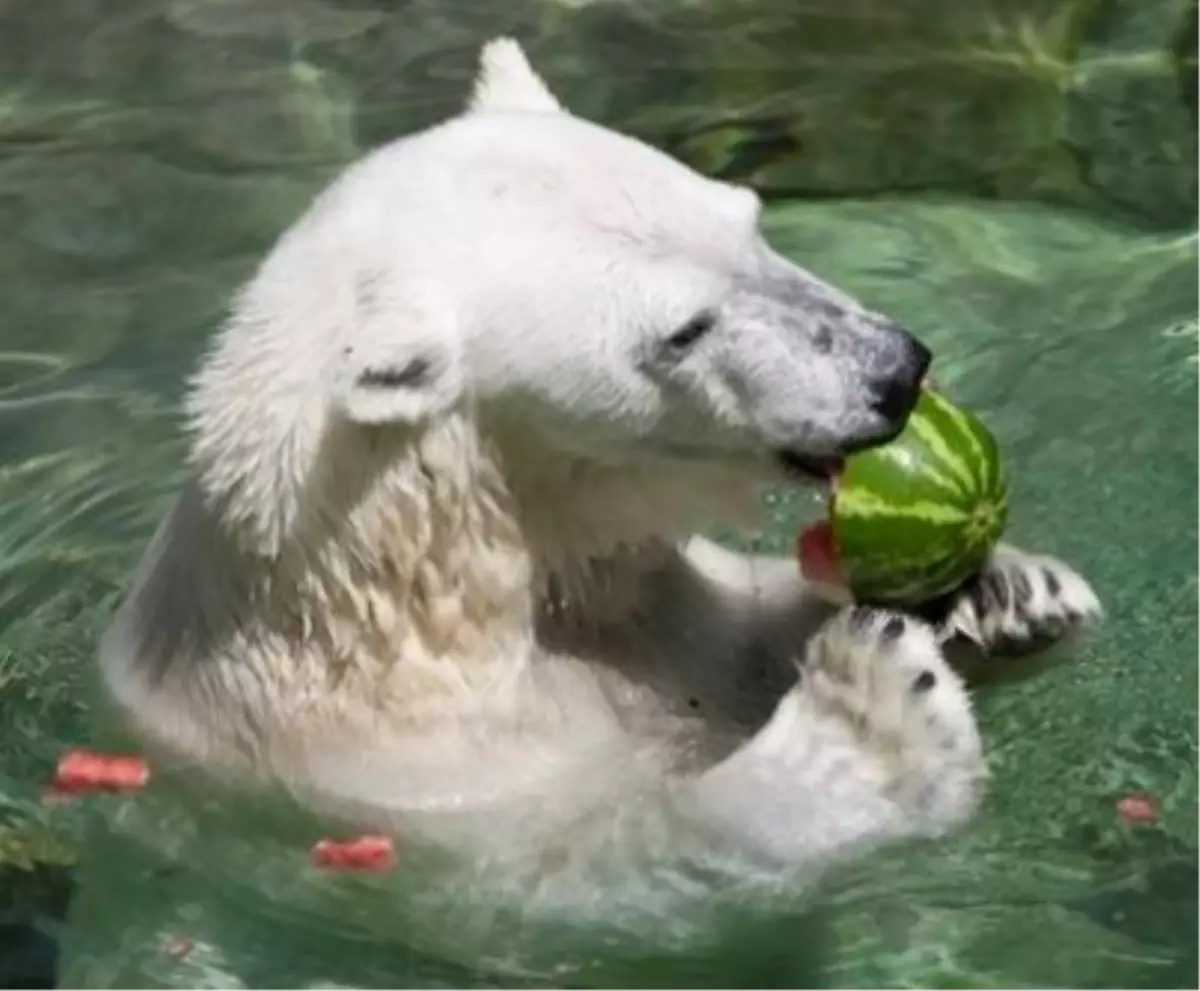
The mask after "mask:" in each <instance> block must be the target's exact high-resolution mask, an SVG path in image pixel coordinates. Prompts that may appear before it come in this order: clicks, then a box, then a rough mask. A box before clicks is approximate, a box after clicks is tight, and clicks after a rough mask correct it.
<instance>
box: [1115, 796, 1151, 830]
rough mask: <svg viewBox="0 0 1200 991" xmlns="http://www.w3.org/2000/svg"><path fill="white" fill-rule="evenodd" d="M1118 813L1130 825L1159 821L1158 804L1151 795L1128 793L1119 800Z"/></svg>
mask: <svg viewBox="0 0 1200 991" xmlns="http://www.w3.org/2000/svg"><path fill="white" fill-rule="evenodd" d="M1117 815H1118V816H1120V818H1121V821H1122V822H1124V823H1128V824H1129V825H1130V826H1149V825H1152V824H1153V823H1155V822H1157V821H1158V806H1157V805H1156V803H1155V801H1154V799H1152V798H1151V797H1150V796H1149V795H1144V794H1142V793H1140V792H1135V793H1133V794H1129V795H1126V796H1125V797H1124V798H1122V799H1120V800H1119V801H1118V802H1117Z"/></svg>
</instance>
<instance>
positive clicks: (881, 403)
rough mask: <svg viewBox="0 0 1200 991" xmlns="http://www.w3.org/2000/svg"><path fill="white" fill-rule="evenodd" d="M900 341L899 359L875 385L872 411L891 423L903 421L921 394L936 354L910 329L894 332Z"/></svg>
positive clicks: (897, 349) (897, 358)
mask: <svg viewBox="0 0 1200 991" xmlns="http://www.w3.org/2000/svg"><path fill="white" fill-rule="evenodd" d="M894 333H895V334H896V336H897V338H898V345H897V347H896V352H897V357H896V360H895V362H894V364H893V365H892V367H891V368H889V369H888V372H887V374H886V375H881V376H880V377H879V378H878V379H877V380H876V381H875V382H874V383H873V389H872V391H873V392H874V398H873V399H872V401H871V408H872V409H873V410H874V411H875V412H876V413H878V414H879V415H880V416H882V417H883V418H884V419H886V420H887V421H888V422H889V423H899V422H902V421H903V420H904V419H905V417H907V416H908V414H909V413H911V412H912V409H913V407H914V406H916V405H917V398H918V397H919V396H920V394H921V383H922V382H923V381H924V379H925V373H926V372H927V371H928V370H929V364H930V362H931V361H932V360H933V354H932V353H931V352H930V350H929V348H927V347H926V346H925V345H924V344H922V343H921V342H920V341H918V340H917V339H916V338H915V337H913V335H912V334H910V333H909V332H908V331H906V330H899V329H897V330H896V331H894Z"/></svg>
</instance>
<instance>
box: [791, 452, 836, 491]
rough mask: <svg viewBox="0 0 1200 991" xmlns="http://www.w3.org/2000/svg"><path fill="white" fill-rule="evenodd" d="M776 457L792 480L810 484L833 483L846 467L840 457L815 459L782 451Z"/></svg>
mask: <svg viewBox="0 0 1200 991" xmlns="http://www.w3.org/2000/svg"><path fill="white" fill-rule="evenodd" d="M776 457H777V459H778V460H779V463H780V464H781V465H782V466H783V470H784V472H785V473H786V474H787V475H788V476H789V477H790V478H795V479H797V480H799V481H803V482H809V483H811V482H822V483H828V482H832V481H833V480H834V479H835V478H837V476H838V475H840V474H841V472H842V469H843V468H844V467H845V461H844V459H842V458H840V457H827V458H814V457H810V456H808V455H806V454H797V453H796V452H795V451H780V452H779V453H778V454H777V455H776Z"/></svg>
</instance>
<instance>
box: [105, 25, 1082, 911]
mask: <svg viewBox="0 0 1200 991" xmlns="http://www.w3.org/2000/svg"><path fill="white" fill-rule="evenodd" d="M756 218H757V203H756V201H755V199H754V197H753V196H752V195H751V194H750V193H748V192H747V191H745V190H740V189H735V188H731V187H728V186H725V185H722V184H720V183H716V182H712V181H709V180H707V179H704V178H702V177H701V176H699V175H697V174H695V173H693V172H691V171H689V170H687V169H685V168H684V167H683V166H682V165H679V164H678V163H676V162H673V161H672V160H670V159H668V158H666V157H665V156H662V155H660V154H659V153H658V152H656V151H654V150H652V149H650V148H647V147H645V146H644V145H641V144H639V143H637V142H634V141H632V140H630V139H628V138H624V137H621V136H619V135H616V134H613V133H612V132H609V131H606V130H604V129H602V128H599V127H596V126H594V125H591V124H588V123H586V122H584V121H580V120H578V119H577V118H575V117H573V116H571V115H568V114H566V113H565V112H562V111H561V109H560V108H559V107H558V104H557V102H556V101H555V100H554V98H553V97H552V96H550V94H549V92H548V91H547V90H546V88H545V86H544V85H543V84H542V83H541V81H540V80H538V78H537V77H536V76H535V75H534V74H533V72H532V70H531V69H530V68H529V66H528V63H527V62H526V61H525V58H524V55H523V54H522V53H521V51H520V49H519V48H518V47H517V45H516V44H515V43H514V42H512V41H509V40H499V41H496V42H493V43H491V44H490V45H488V46H487V47H486V48H485V49H484V54H483V57H482V70H481V76H480V79H479V82H478V85H477V88H476V91H475V94H474V96H473V97H472V99H471V102H470V110H469V112H467V113H466V114H464V115H463V116H461V117H459V118H456V119H454V120H452V121H449V122H447V123H445V124H443V125H441V126H440V127H437V128H434V129H432V130H430V131H427V132H424V133H422V134H419V135H414V136H412V137H409V138H407V139H404V140H401V141H398V142H396V143H395V144H393V145H390V146H388V147H385V148H383V149H380V150H379V151H378V152H376V153H375V154H373V155H371V156H369V157H368V158H367V159H365V160H364V161H362V162H360V163H358V164H357V165H356V166H354V167H352V168H351V169H350V170H348V171H347V173H346V174H345V175H344V176H342V177H341V178H340V179H339V180H338V181H337V182H336V183H335V184H334V185H333V186H331V187H330V188H329V189H328V190H326V191H325V192H324V193H323V194H322V195H321V197H319V199H318V200H317V202H316V203H315V204H314V205H313V207H312V208H311V209H310V210H309V211H308V213H307V214H306V215H305V216H303V217H302V218H300V220H299V221H298V222H297V223H296V225H295V226H294V227H293V228H292V229H291V230H290V231H289V232H287V233H286V234H285V235H284V236H283V237H282V238H281V240H280V241H279V243H278V245H277V246H276V247H275V248H274V250H273V251H272V252H271V253H270V254H269V255H268V257H267V258H266V260H265V261H264V262H263V264H262V266H261V268H260V269H259V271H258V272H257V273H256V274H255V276H254V277H253V279H252V280H251V281H250V282H249V284H248V285H247V286H246V288H245V289H244V291H243V292H242V293H241V294H240V295H239V297H238V299H237V301H236V305H235V307H234V309H233V313H232V316H231V318H230V319H229V321H228V322H227V324H226V325H225V326H224V328H223V329H222V330H221V332H220V334H219V335H218V336H217V338H216V341H215V343H214V346H213V348H212V350H211V352H210V353H209V355H208V356H207V358H206V359H205V361H204V362H203V364H202V367H201V368H200V371H199V373H198V375H197V377H196V379H195V381H194V384H193V389H192V392H191V396H190V401H189V411H190V416H191V434H192V447H191V463H192V468H193V474H192V480H191V482H190V483H189V484H188V485H187V487H186V488H185V490H184V491H183V492H182V493H181V494H180V497H179V499H178V502H177V503H176V505H175V506H174V508H173V509H172V510H171V512H170V514H169V515H168V516H167V518H166V519H165V520H164V522H163V524H162V526H161V528H160V530H159V532H158V534H157V535H156V537H155V539H154V541H153V544H152V546H151V548H150V550H149V551H148V553H147V556H146V558H145V560H144V562H143V564H142V566H141V568H140V569H139V572H138V574H137V575H136V576H135V578H134V581H133V585H132V588H131V591H130V593H129V595H128V597H127V599H126V600H125V602H124V603H123V605H122V607H121V609H120V611H119V614H118V615H117V617H116V619H115V621H114V624H113V627H112V629H111V630H110V632H109V634H108V636H107V637H106V639H105V642H104V645H103V650H102V667H103V671H104V674H105V676H106V679H107V683H108V685H109V687H110V688H111V690H112V692H113V694H114V696H115V697H116V699H117V700H118V701H119V702H120V703H121V705H122V706H123V708H124V709H125V711H126V712H128V714H129V715H130V717H131V719H132V720H133V722H134V723H135V724H136V726H137V727H138V729H139V730H140V732H141V733H143V734H144V736H145V738H146V740H147V741H148V744H152V745H156V746H158V747H161V748H163V749H164V750H165V751H167V752H169V753H174V754H181V755H183V756H185V757H187V758H190V759H194V760H198V761H201V762H203V763H205V764H207V765H209V766H210V767H213V768H216V769H227V770H228V772H229V773H239V774H242V775H248V776H250V777H252V778H259V779H266V778H278V779H282V780H283V781H284V782H285V783H286V784H287V785H288V786H289V787H291V788H294V789H295V790H296V791H297V792H298V793H299V794H301V795H302V796H304V798H305V800H306V801H308V802H310V803H311V804H312V805H313V806H314V807H317V808H321V809H323V810H330V811H332V812H335V813H338V814H341V815H344V816H347V817H349V818H351V819H354V820H356V821H358V822H360V823H364V824H371V825H373V826H379V825H380V824H383V825H386V826H387V827H388V828H390V829H392V830H393V831H395V832H396V833H397V834H398V835H400V836H401V837H404V836H413V837H416V836H421V835H423V836H425V837H426V838H428V839H431V840H433V841H435V842H436V843H438V844H439V845H441V846H442V847H444V848H448V849H451V850H455V851H457V852H459V853H461V854H462V855H463V856H462V859H461V862H460V863H461V867H460V869H461V870H463V871H467V872H469V871H470V869H471V864H472V863H474V862H476V859H475V858H480V857H484V856H485V855H486V858H487V859H488V861H489V862H491V863H505V864H509V865H510V868H509V869H510V873H511V875H512V876H518V875H520V876H527V877H529V878H531V881H530V885H531V889H530V890H534V889H536V888H538V885H540V884H543V883H544V882H545V881H546V878H547V877H548V876H549V875H550V874H553V873H554V871H555V870H559V872H560V874H562V873H563V872H562V871H561V864H562V861H561V857H559V856H558V854H556V858H557V859H554V863H556V864H558V865H559V866H558V867H556V868H554V869H551V868H550V867H548V866H546V864H547V863H549V859H548V854H547V851H551V850H553V851H558V852H559V853H561V855H562V856H565V857H567V858H568V860H569V862H570V863H572V864H575V865H582V866H580V867H579V868H578V871H576V872H574V873H571V872H566V873H569V874H570V876H571V877H573V878H575V879H576V881H577V884H576V886H575V887H574V888H570V889H569V890H570V891H573V892H574V893H575V895H577V896H578V898H579V899H581V900H587V899H588V898H590V897H592V896H593V894H594V890H595V886H596V885H597V884H606V885H614V886H617V887H619V886H620V885H621V884H630V885H636V886H637V887H638V889H639V890H642V891H644V892H649V891H650V889H655V891H654V893H653V897H657V898H662V899H665V901H664V904H667V903H670V901H671V899H672V898H681V897H684V895H685V892H690V895H689V896H691V897H694V896H696V895H697V894H699V895H701V896H703V893H704V892H705V891H708V890H710V886H711V885H714V884H720V883H723V882H721V881H720V880H719V879H720V878H721V877H722V876H725V877H727V878H728V877H732V876H735V875H739V874H740V872H742V871H743V870H747V869H748V868H747V864H748V863H750V862H751V861H752V860H753V859H754V858H766V862H772V863H775V864H776V867H777V869H778V870H787V871H792V872H795V871H798V872H800V874H801V875H802V876H807V875H809V874H812V873H815V872H816V871H818V870H819V869H821V868H823V867H825V866H826V865H828V864H831V863H834V862H836V861H837V860H838V859H839V858H842V857H845V856H850V855H855V854H858V853H861V852H863V851H865V850H867V849H870V848H872V847H874V846H876V845H878V844H880V843H885V842H889V841H895V840H900V839H904V838H910V837H921V836H925V837H928V836H936V835H940V834H941V833H943V832H945V831H946V830H947V829H950V828H952V827H953V826H955V825H957V824H959V823H961V822H962V821H964V820H965V819H966V818H967V817H968V816H969V815H970V813H971V811H972V810H973V808H974V807H975V805H976V803H977V801H978V798H979V794H980V785H981V782H982V780H983V778H984V775H985V770H984V762H983V757H982V752H981V748H980V743H979V739H978V735H977V733H976V729H975V726H974V722H973V719H972V716H971V713H970V706H969V702H968V699H967V695H966V693H965V690H964V688H963V686H962V685H961V684H960V682H959V681H958V678H957V677H956V676H955V675H954V674H953V672H952V671H950V669H949V668H948V667H947V666H946V663H945V661H944V660H943V658H942V656H941V653H940V649H939V647H938V645H937V642H936V640H935V638H934V635H933V633H932V631H930V630H929V629H927V628H926V627H924V626H922V625H921V624H919V623H917V622H916V621H912V620H910V621H908V622H907V625H906V626H905V627H904V628H903V631H902V632H900V633H896V632H895V627H894V626H889V625H888V623H889V619H890V617H888V616H885V615H881V614H875V615H867V614H861V613H851V612H848V611H843V612H841V613H837V612H835V611H834V610H833V609H832V608H831V607H830V606H829V605H828V604H827V603H826V602H825V601H824V600H823V597H822V596H821V595H820V594H816V593H815V592H814V590H813V589H811V588H809V587H806V586H805V585H804V584H803V583H802V581H801V580H800V577H799V575H798V571H797V568H796V567H795V564H794V562H792V561H791V560H790V559H769V558H750V557H745V556H742V555H738V554H734V553H733V552H731V551H728V550H724V549H722V548H719V547H717V546H716V545H714V544H712V543H710V542H708V541H706V540H704V539H702V538H698V537H693V536H691V534H692V533H693V531H694V529H695V528H696V526H697V525H698V524H699V523H700V522H702V521H704V520H706V519H708V518H711V517H713V516H725V517H729V516H730V515H733V516H734V517H735V518H736V517H739V516H740V517H742V518H748V517H749V516H750V515H751V514H752V513H753V510H754V507H755V506H756V505H757V499H758V493H759V488H760V486H761V485H762V484H763V483H766V482H772V481H779V480H780V476H779V475H778V474H777V469H776V468H775V461H774V460H773V457H772V452H773V451H774V450H775V449H777V448H781V447H786V448H788V449H790V450H796V451H800V452H801V453H805V454H812V455H821V454H825V453H828V452H830V451H831V450H834V449H835V448H836V446H837V445H838V444H839V443H841V442H842V441H844V440H846V439H848V438H852V437H858V436H865V435H866V433H867V432H870V431H878V430H879V429H880V427H879V424H878V423H877V422H876V421H875V420H873V419H872V416H873V415H874V414H873V413H872V412H871V408H870V404H869V402H868V401H867V399H865V398H864V396H867V395H868V393H869V388H870V383H871V381H874V380H877V379H878V376H879V375H880V374H884V372H881V369H884V370H886V369H887V368H891V367H893V365H894V364H895V360H896V355H898V354H900V350H899V349H902V348H903V347H904V346H905V345H904V344H903V342H902V340H901V338H900V337H899V336H898V335H897V332H896V331H895V329H894V325H892V324H891V322H890V321H888V320H886V318H883V317H881V316H880V315H878V314H874V313H872V312H870V311H868V310H866V309H865V308H863V307H862V306H860V305H858V304H857V303H855V302H854V301H853V300H851V299H849V298H848V297H846V296H845V295H844V294H842V293H840V292H838V291H837V290H836V289H834V288H833V287H830V286H828V285H826V284H825V283H822V282H821V281H820V280H818V279H816V278H815V277H814V276H812V275H811V274H810V273H807V272H805V271H804V270H802V269H799V268H797V267H796V266H794V265H792V264H791V263H789V262H787V261H786V260H784V259H782V258H779V257H778V256H776V255H775V254H774V253H772V252H771V251H770V249H769V248H768V247H767V246H766V245H765V244H764V243H763V241H762V240H761V238H760V237H759V235H758V233H757V231H756ZM706 309H707V310H709V311H711V312H712V313H715V314H716V315H717V316H716V317H715V318H714V326H713V327H712V329H710V331H709V332H708V333H706V334H705V335H704V336H703V337H702V338H701V339H699V340H697V341H696V342H694V343H693V344H691V345H689V346H688V347H686V348H683V349H675V348H674V346H673V345H671V344H670V343H669V341H668V338H669V336H670V335H671V333H672V331H673V330H675V329H676V328H678V327H679V326H680V325H683V324H685V323H686V322H687V321H688V320H689V319H690V318H691V317H692V316H693V315H694V314H696V313H697V312H698V311H705V310H706ZM889 362H890V363H891V364H889ZM1006 553H1009V552H1006ZM1011 553H1012V554H1014V555H1016V557H1014V558H1011V559H1009V564H1011V563H1012V562H1014V561H1015V562H1016V563H1017V566H1018V567H1019V566H1020V562H1021V561H1022V560H1023V558H1022V557H1021V555H1020V552H1015V551H1013V552H1011ZM1007 566H1009V565H1008V564H1006V567H1007ZM1037 567H1041V563H1040V562H1039V563H1038V564H1037ZM1053 567H1054V568H1055V569H1058V571H1057V573H1058V574H1059V576H1060V578H1061V582H1060V588H1061V591H1060V594H1059V595H1058V596H1050V595H1041V594H1040V595H1039V597H1038V598H1037V600H1036V601H1034V602H1028V601H1027V602H1024V603H1023V604H1017V605H1015V606H1013V607H1012V608H1014V609H1019V610H1022V611H1021V623H1022V624H1023V626H1022V628H1021V630H1018V629H1017V626H1016V621H1015V620H1011V621H1006V622H1005V624H1003V625H1004V627H1005V630H1006V631H1007V632H1008V633H1010V634H1011V633H1013V632H1014V631H1016V632H1021V631H1022V630H1023V631H1024V633H1025V634H1027V635H1029V636H1032V635H1033V634H1035V633H1037V632H1038V631H1039V630H1040V628H1041V626H1042V625H1044V620H1045V619H1046V617H1047V616H1049V615H1050V614H1051V613H1053V617H1054V618H1055V621H1056V622H1057V621H1058V620H1063V619H1064V618H1065V619H1069V620H1070V621H1071V622H1072V623H1073V622H1075V621H1078V620H1082V619H1085V618H1087V616H1088V615H1089V614H1090V613H1092V612H1093V611H1094V610H1095V608H1096V606H1095V601H1094V597H1092V596H1091V592H1090V590H1089V589H1088V588H1087V586H1086V585H1085V584H1084V583H1083V580H1082V579H1079V578H1078V577H1077V576H1075V575H1074V574H1073V573H1071V572H1070V571H1069V569H1066V568H1065V566H1062V565H1058V564H1057V563H1055V564H1054V565H1053ZM1043 592H1044V589H1043ZM1064 601H1065V603H1066V604H1065V606H1064V605H1063V603H1064ZM1060 607H1061V608H1060ZM963 609H964V610H965V609H966V607H965V606H964V607H963ZM962 615H964V616H965V615H966V613H965V612H963V613H962ZM971 616H972V617H973V619H972V620H971V621H972V622H973V623H974V625H973V626H972V630H971V632H972V633H973V634H976V639H978V640H980V641H981V642H984V645H985V646H986V640H987V636H988V634H989V632H990V631H991V630H992V629H993V627H994V626H995V625H996V624H995V623H994V622H992V621H991V620H989V619H988V617H987V616H986V615H985V616H979V615H978V614H977V613H971ZM960 618H961V617H960ZM1010 619H1011V618H1010ZM1068 625H1071V623H1068V622H1064V624H1063V629H1062V630H1060V632H1061V631H1065V627H1066V626H1068ZM885 630H892V633H891V634H885V632H884V631H885ZM797 663H799V664H800V671H801V672H802V673H801V675H800V677H799V680H798V681H797V680H796V670H797V669H796V665H797ZM926 673H928V675H929V676H931V677H932V678H933V679H934V683H933V685H932V686H931V687H929V688H928V690H924V689H923V688H921V687H918V686H917V683H918V680H919V679H922V677H923V676H924V675H926ZM922 684H923V682H922ZM647 865H654V869H653V870H651V869H650V868H649V867H648V866H647ZM697 866H701V867H703V868H704V869H705V871H707V873H704V874H702V875H695V876H693V875H691V874H689V873H688V872H689V871H692V870H693V869H695V868H696V867H697ZM564 876H565V875H564ZM687 877H692V880H691V881H688V883H687V884H685V883H684V881H683V879H684V878H687ZM695 877H706V878H708V879H709V880H708V881H706V882H700V881H697V880H695ZM598 879H603V880H602V881H601V880H598ZM564 883H565V882H564ZM697 885H698V887H697ZM538 890H542V889H538ZM558 897H559V898H560V899H563V898H565V899H566V900H567V901H569V900H570V898H569V894H568V895H564V894H563V892H562V890H560V892H559V896H558ZM646 897H652V895H651V894H647V895H646Z"/></svg>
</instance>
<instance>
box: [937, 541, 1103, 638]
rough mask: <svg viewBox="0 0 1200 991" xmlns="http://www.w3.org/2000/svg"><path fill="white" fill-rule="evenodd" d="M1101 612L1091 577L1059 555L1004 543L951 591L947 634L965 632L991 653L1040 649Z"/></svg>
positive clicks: (944, 624)
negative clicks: (982, 567) (976, 573)
mask: <svg viewBox="0 0 1200 991" xmlns="http://www.w3.org/2000/svg"><path fill="white" fill-rule="evenodd" d="M1100 615H1101V607H1100V600H1099V599H1098V598H1097V597H1096V593H1095V592H1094V591H1092V588H1091V586H1090V585H1089V584H1088V583H1087V581H1086V580H1085V579H1084V578H1082V577H1081V576H1080V575H1079V574H1077V573H1076V572H1075V571H1074V570H1073V569H1072V568H1071V567H1069V566H1068V565H1066V564H1064V563H1063V562H1062V561H1059V560H1058V559H1056V558H1053V557H1048V556H1045V555H1040V554H1030V553H1027V552H1025V551H1022V550H1018V549H1017V548H1015V547H1011V546H1008V545H1005V544H1001V545H1000V546H999V547H997V548H996V552H995V553H994V554H993V555H992V560H991V561H990V562H989V564H988V567H987V568H986V569H985V570H984V571H983V573H982V574H980V575H979V576H978V577H976V578H974V579H972V580H971V581H969V582H968V583H967V584H966V585H964V586H963V587H962V588H961V589H959V590H958V591H957V592H955V593H954V595H953V596H951V598H950V601H949V602H948V603H947V609H946V615H945V617H944V618H943V619H942V620H941V622H940V624H939V634H940V635H941V637H942V638H943V639H949V638H951V637H963V638H966V639H967V640H969V641H971V642H972V643H974V644H976V645H978V647H979V648H980V649H981V651H982V653H983V654H984V655H985V656H988V657H996V656H1008V657H1011V656H1023V655H1028V654H1032V653H1037V652H1039V651H1041V650H1044V649H1046V648H1048V647H1050V646H1053V645H1054V644H1055V643H1057V642H1059V641H1062V640H1066V639H1068V638H1070V637H1071V636H1072V635H1073V634H1075V633H1078V632H1080V631H1081V630H1083V629H1084V628H1086V627H1087V626H1089V625H1090V624H1091V623H1093V622H1094V621H1096V620H1097V619H1099V617H1100Z"/></svg>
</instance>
